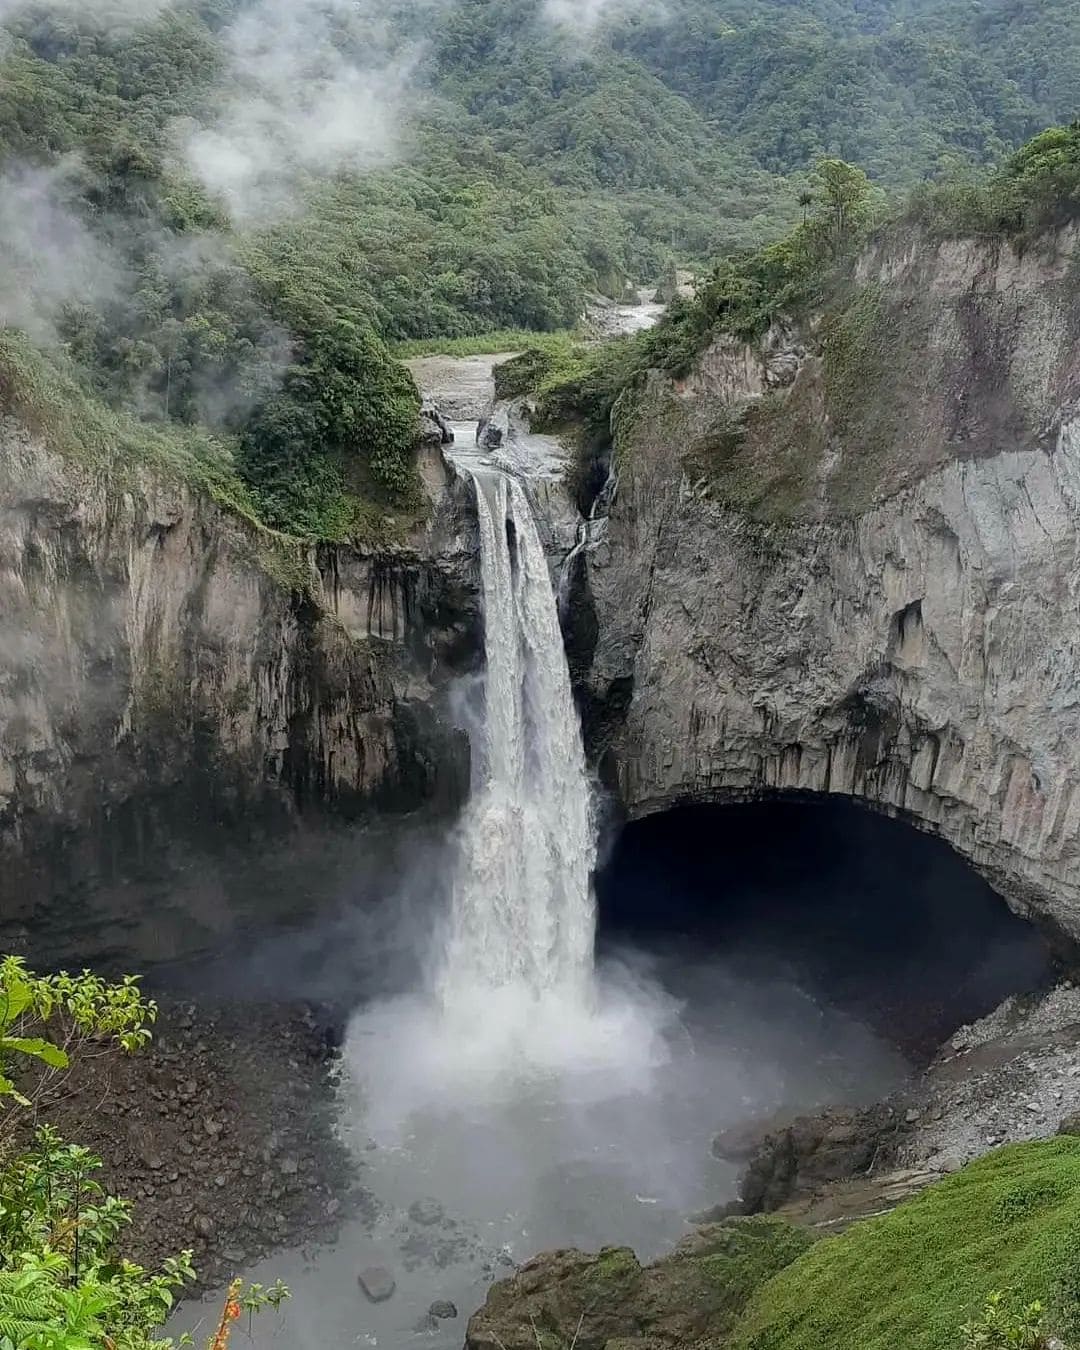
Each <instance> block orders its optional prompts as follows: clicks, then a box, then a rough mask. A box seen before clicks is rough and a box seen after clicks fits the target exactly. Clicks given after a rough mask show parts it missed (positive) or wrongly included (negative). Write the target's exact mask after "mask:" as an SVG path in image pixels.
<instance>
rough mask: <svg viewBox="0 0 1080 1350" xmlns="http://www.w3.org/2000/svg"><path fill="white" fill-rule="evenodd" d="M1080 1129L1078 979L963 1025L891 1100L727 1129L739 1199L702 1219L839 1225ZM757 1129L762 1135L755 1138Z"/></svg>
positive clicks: (726, 1148)
mask: <svg viewBox="0 0 1080 1350" xmlns="http://www.w3.org/2000/svg"><path fill="white" fill-rule="evenodd" d="M1056 1133H1066V1134H1069V1133H1080V988H1077V986H1076V985H1074V984H1072V983H1064V984H1061V985H1058V986H1057V987H1055V988H1054V989H1051V990H1049V991H1047V992H1045V993H1042V994H1038V995H1032V996H1028V997H1024V998H1020V997H1016V998H1010V999H1007V1000H1006V1001H1005V1002H1004V1003H1003V1004H1002V1005H1001V1006H1000V1007H999V1008H997V1009H995V1011H994V1012H992V1013H991V1014H989V1016H987V1017H984V1018H982V1019H981V1020H980V1021H978V1022H975V1023H973V1024H971V1025H970V1026H965V1027H961V1028H960V1030H959V1031H957V1032H956V1033H955V1034H954V1035H953V1036H952V1037H951V1038H950V1039H949V1041H948V1042H947V1043H946V1045H945V1046H943V1047H942V1049H941V1051H940V1052H939V1053H938V1054H937V1056H935V1058H934V1059H933V1060H932V1062H931V1063H930V1064H929V1065H928V1066H927V1068H926V1069H925V1070H924V1071H923V1072H922V1073H921V1074H920V1075H918V1076H917V1077H916V1078H915V1079H914V1080H913V1081H912V1082H911V1083H910V1084H909V1085H908V1086H907V1087H905V1088H904V1089H903V1090H902V1091H900V1092H898V1093H896V1094H895V1095H894V1096H893V1097H891V1098H890V1099H888V1100H887V1101H885V1102H883V1103H880V1104H878V1105H876V1106H874V1107H871V1108H867V1109H865V1110H859V1111H836V1110H833V1111H826V1112H822V1113H819V1114H817V1115H810V1116H801V1117H797V1118H795V1119H792V1120H786V1121H785V1120H783V1119H780V1120H776V1121H769V1122H757V1123H754V1122H750V1123H748V1124H747V1125H745V1126H742V1127H740V1128H739V1129H738V1130H728V1131H724V1132H723V1133H721V1134H719V1135H718V1136H717V1137H716V1139H715V1141H714V1144H713V1149H714V1152H716V1153H717V1155H718V1156H720V1157H723V1158H725V1159H728V1160H729V1161H732V1162H738V1163H743V1164H745V1166H744V1170H743V1173H742V1177H741V1181H740V1198H739V1200H737V1201H736V1202H733V1203H732V1204H729V1205H723V1206H717V1207H716V1208H714V1209H713V1210H710V1211H706V1212H705V1213H704V1214H703V1215H701V1216H699V1217H700V1218H720V1217H722V1216H723V1215H724V1214H727V1213H731V1212H736V1213H761V1212H765V1213H776V1214H778V1215H781V1216H783V1217H785V1218H788V1219H791V1220H792V1221H793V1222H796V1223H799V1224H803V1225H806V1226H808V1227H811V1228H815V1229H822V1230H826V1231H836V1230H839V1229H840V1228H843V1227H845V1226H846V1225H847V1224H849V1223H852V1222H854V1221H855V1220H857V1219H861V1218H866V1217H869V1216H870V1215H873V1214H879V1213H883V1212H885V1211H887V1210H889V1209H892V1208H894V1207H895V1206H896V1205H898V1204H900V1203H901V1202H902V1201H903V1200H906V1199H907V1198H908V1197H909V1196H911V1195H913V1194H915V1193H916V1192H917V1191H919V1190H921V1189H922V1188H923V1187H924V1186H928V1185H931V1184H932V1183H933V1182H935V1181H939V1180H940V1179H941V1178H942V1177H943V1176H946V1175H948V1174H949V1173H950V1172H955V1171H957V1170H958V1169H959V1168H961V1167H963V1166H964V1165H965V1164H966V1163H968V1162H971V1161H972V1160H973V1159H975V1158H978V1157H981V1156H982V1155H983V1154H984V1153H987V1152H989V1151H990V1150H991V1149H994V1148H998V1147H1000V1146H1002V1145H1004V1144H1011V1143H1018V1142H1020V1141H1023V1140H1032V1139H1043V1138H1048V1137H1049V1136H1051V1135H1053V1134H1056ZM755 1135H756V1138H755Z"/></svg>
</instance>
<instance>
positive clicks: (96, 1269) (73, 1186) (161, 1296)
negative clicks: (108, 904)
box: [0, 956, 289, 1350]
mask: <svg viewBox="0 0 1080 1350" xmlns="http://www.w3.org/2000/svg"><path fill="white" fill-rule="evenodd" d="M156 1016H157V1007H156V1005H155V1004H154V1003H153V1002H152V1001H150V1000H147V999H144V998H143V996H142V994H141V992H140V990H139V985H138V980H137V979H135V978H134V977H132V976H126V977H125V978H124V979H122V980H120V981H118V982H114V983H110V982H108V981H105V980H102V979H100V978H99V977H98V976H96V975H93V974H91V973H90V972H88V971H84V972H83V973H82V974H81V975H68V974H67V973H61V974H59V975H48V976H42V975H35V974H33V973H32V972H30V971H28V970H27V969H26V966H25V964H24V963H23V962H22V961H21V960H19V959H18V958H16V957H11V956H9V957H6V958H4V959H3V960H0V1350H173V1347H174V1345H175V1344H176V1343H174V1341H173V1340H172V1339H170V1338H165V1339H161V1338H159V1337H158V1336H157V1335H156V1334H155V1333H156V1329H157V1328H159V1327H160V1326H161V1325H162V1324H163V1323H164V1322H165V1320H166V1319H167V1318H168V1316H169V1314H170V1312H171V1311H172V1308H173V1305H174V1303H175V1300H176V1296H177V1294H178V1293H179V1292H180V1291H181V1290H183V1289H185V1288H188V1287H190V1285H191V1284H192V1283H193V1282H194V1280H195V1271H194V1268H193V1266H192V1264H191V1255H192V1254H191V1252H190V1251H184V1252H181V1253H180V1255H179V1256H175V1257H170V1258H169V1259H167V1260H166V1261H165V1262H164V1263H163V1264H162V1267H161V1269H160V1270H159V1271H150V1270H147V1269H146V1268H145V1267H143V1266H141V1265H138V1264H136V1263H135V1262H133V1261H129V1260H127V1259H126V1258H125V1257H124V1256H123V1254H122V1252H121V1250H120V1242H121V1238H122V1236H123V1234H124V1231H125V1229H126V1228H127V1226H128V1225H129V1224H130V1222H131V1205H130V1204H129V1202H128V1201H126V1200H121V1199H119V1198H118V1197H117V1196H114V1195H109V1194H108V1193H107V1192H106V1191H105V1189H104V1187H102V1185H101V1184H100V1182H99V1181H97V1179H96V1177H95V1174H96V1173H97V1172H98V1171H100V1169H101V1166H102V1163H101V1159H100V1158H98V1157H97V1156H95V1155H94V1154H93V1153H92V1152H91V1151H90V1150H89V1149H86V1148H82V1147H80V1146H79V1145H77V1144H68V1143H65V1142H64V1141H63V1140H62V1139H61V1138H60V1136H59V1135H58V1134H57V1132H56V1131H55V1130H54V1129H52V1128H51V1127H50V1126H47V1125H43V1126H40V1127H39V1128H38V1129H37V1130H36V1131H35V1132H34V1134H33V1138H32V1142H31V1144H30V1145H29V1146H28V1147H26V1146H23V1147H21V1148H19V1149H18V1150H16V1148H15V1146H14V1141H15V1139H16V1138H18V1139H19V1140H20V1141H21V1140H22V1139H23V1138H25V1135H24V1134H22V1133H20V1131H21V1130H25V1128H26V1127H27V1124H28V1121H31V1120H32V1116H31V1115H30V1110H32V1111H33V1112H35V1113H36V1112H37V1111H39V1110H40V1109H41V1108H42V1107H44V1106H47V1105H48V1103H49V1102H50V1101H53V1100H55V1094H56V1092H57V1090H58V1088H59V1086H60V1085H61V1084H62V1083H63V1081H64V1080H65V1078H66V1075H67V1074H68V1073H69V1072H70V1069H71V1067H72V1065H73V1062H74V1060H75V1059H76V1057H77V1056H78V1055H80V1054H82V1053H84V1052H86V1053H90V1054H95V1053H103V1052H106V1051H109V1050H112V1051H114V1052H115V1050H116V1049H117V1048H119V1049H121V1050H123V1051H127V1052H131V1051H135V1050H138V1049H141V1048H142V1047H143V1046H144V1045H146V1043H147V1042H148V1041H149V1039H150V1025H151V1024H152V1023H153V1021H154V1019H155V1017H156ZM4 1108H6V1109H4ZM20 1108H21V1109H20ZM27 1108H30V1110H28V1109H27ZM288 1296H289V1295H288V1290H287V1289H286V1288H285V1287H284V1285H282V1284H281V1283H280V1282H279V1283H278V1284H276V1285H274V1286H272V1287H271V1288H269V1289H266V1288H264V1287H263V1286H262V1285H258V1284H252V1285H246V1284H244V1283H243V1282H242V1281H240V1280H235V1281H234V1282H233V1284H232V1285H231V1286H230V1288H229V1292H228V1297H227V1299H226V1303H225V1308H224V1311H223V1313H222V1316H221V1320H220V1322H219V1324H218V1327H217V1330H216V1331H215V1333H214V1335H213V1336H212V1337H211V1339H210V1341H209V1342H208V1346H209V1350H226V1347H227V1345H228V1335H229V1330H230V1328H231V1326H232V1324H233V1322H234V1321H235V1320H236V1318H237V1317H239V1316H240V1315H241V1313H242V1312H245V1311H246V1312H248V1313H249V1314H252V1313H255V1312H258V1311H260V1310H261V1309H262V1308H265V1307H273V1308H279V1307H280V1306H281V1304H282V1302H283V1301H284V1300H285V1299H286V1298H288ZM180 1344H186V1345H191V1344H193V1342H192V1341H191V1338H190V1337H185V1338H183V1339H182V1340H181V1342H180Z"/></svg>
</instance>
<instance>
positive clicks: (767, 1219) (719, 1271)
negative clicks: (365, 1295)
mask: <svg viewBox="0 0 1080 1350" xmlns="http://www.w3.org/2000/svg"><path fill="white" fill-rule="evenodd" d="M810 1242H811V1239H810V1237H809V1236H808V1235H807V1234H806V1233H804V1232H802V1231H800V1230H799V1229H797V1228H794V1227H793V1226H792V1225H790V1224H788V1223H785V1222H784V1221H783V1220H781V1219H776V1218H773V1217H771V1216H763V1215H762V1216H756V1217H754V1218H746V1219H730V1220H728V1221H726V1222H725V1223H719V1224H710V1225H708V1226H707V1227H705V1228H702V1229H699V1230H698V1231H697V1232H695V1233H693V1234H692V1235H691V1236H690V1237H688V1238H686V1239H685V1240H684V1241H683V1242H681V1243H680V1244H679V1246H678V1247H677V1248H676V1249H675V1251H674V1252H673V1253H672V1254H671V1255H670V1256H667V1257H664V1258H663V1259H662V1260H660V1261H657V1262H655V1263H654V1264H653V1265H648V1266H642V1265H641V1264H640V1263H639V1262H638V1260H637V1257H636V1256H635V1255H634V1253H633V1252H632V1251H631V1250H630V1249H629V1248H628V1247H609V1248H606V1249H605V1250H604V1251H601V1252H599V1253H596V1254H586V1253H584V1252H578V1251H557V1252H547V1253H544V1254H543V1255H541V1256H538V1257H536V1258H535V1259H534V1260H532V1261H529V1262H528V1263H527V1264H526V1265H524V1266H522V1267H521V1269H520V1270H519V1271H517V1273H516V1274H515V1275H513V1276H512V1277H511V1278H510V1279H508V1280H503V1281H501V1282H500V1283H499V1284H496V1285H494V1286H493V1287H492V1289H491V1290H490V1292H489V1293H488V1298H487V1303H486V1304H485V1306H484V1307H483V1308H482V1309H481V1310H480V1312H478V1313H477V1314H476V1315H475V1316H474V1317H473V1318H472V1320H471V1321H470V1323H469V1330H468V1336H467V1339H466V1345H467V1347H468V1350H537V1347H538V1345H539V1346H540V1347H541V1348H542V1350H564V1348H565V1347H567V1346H569V1345H570V1344H571V1343H574V1344H575V1346H576V1350H612V1347H614V1346H620V1345H621V1346H624V1347H630V1346H633V1347H635V1350H646V1347H656V1348H657V1350H660V1348H661V1347H664V1348H666V1347H674V1346H686V1345H693V1344H697V1343H702V1342H704V1343H709V1342H716V1341H718V1340H719V1339H720V1338H722V1337H724V1336H725V1335H726V1334H727V1333H728V1332H729V1331H730V1329H731V1328H732V1326H733V1325H734V1323H735V1320H736V1318H737V1317H738V1315H739V1312H740V1311H741V1309H742V1308H743V1307H744V1306H745V1304H746V1302H747V1300H748V1299H749V1298H750V1296H751V1295H752V1294H753V1292H754V1290H755V1289H757V1288H758V1286H759V1285H761V1284H763V1283H764V1282H765V1281H766V1280H768V1279H769V1278H770V1277H771V1276H772V1275H774V1274H776V1273H777V1272H778V1271H779V1270H782V1269H783V1267H784V1266H786V1265H788V1264H789V1263H790V1262H791V1261H794V1260H795V1259H796V1257H798V1256H800V1255H801V1254H802V1253H803V1252H804V1251H805V1250H806V1249H807V1247H808V1246H809V1245H810Z"/></svg>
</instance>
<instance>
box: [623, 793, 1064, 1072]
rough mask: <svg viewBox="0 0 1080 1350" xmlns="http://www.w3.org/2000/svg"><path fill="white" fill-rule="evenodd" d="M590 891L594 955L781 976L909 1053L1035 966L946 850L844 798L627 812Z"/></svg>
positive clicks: (1037, 942) (1019, 933)
mask: <svg viewBox="0 0 1080 1350" xmlns="http://www.w3.org/2000/svg"><path fill="white" fill-rule="evenodd" d="M597 900H598V910H599V926H598V934H597V944H598V952H599V954H600V957H601V959H604V958H605V956H610V954H612V953H616V952H619V951H621V950H624V949H626V948H631V949H633V950H636V951H642V950H644V951H647V952H649V953H651V954H652V957H653V959H654V960H655V962H656V963H657V965H658V966H659V967H660V974H661V977H662V978H663V979H664V982H665V983H666V984H671V983H672V982H675V983H676V984H679V983H681V984H683V985H685V984H686V983H687V980H688V978H690V979H691V982H692V977H688V975H687V972H688V971H692V970H694V969H703V970H704V971H706V972H708V971H711V972H712V975H705V976H703V977H702V978H705V979H707V980H711V979H715V977H716V971H717V969H723V968H724V967H725V966H729V967H731V968H737V970H738V972H739V974H740V978H741V979H742V980H744V981H748V982H750V983H753V982H755V981H759V982H760V983H761V984H763V985H770V984H776V983H780V984H784V985H788V986H794V987H797V988H799V989H800V990H801V991H803V992H804V993H805V994H806V995H807V996H808V997H809V998H810V999H811V1000H812V1001H813V1002H814V1004H815V1005H818V1006H821V1005H827V1006H828V1007H830V1008H832V1009H836V1010H839V1011H841V1012H842V1013H844V1014H846V1015H849V1016H850V1017H851V1018H853V1019H854V1020H856V1021H858V1022H859V1023H861V1024H863V1025H865V1026H867V1027H868V1028H870V1029H871V1030H872V1031H874V1032H875V1033H876V1034H877V1035H879V1036H880V1037H882V1038H883V1039H885V1040H887V1041H889V1042H890V1043H892V1044H893V1045H895V1046H897V1047H898V1048H899V1049H900V1050H901V1051H902V1052H903V1053H904V1054H905V1056H907V1057H909V1058H911V1059H914V1060H916V1061H918V1060H920V1059H922V1058H924V1057H926V1056H928V1055H930V1054H932V1053H933V1052H934V1050H935V1049H936V1048H937V1046H938V1045H940V1043H941V1042H942V1041H943V1040H944V1039H945V1038H947V1037H948V1036H949V1035H950V1034H951V1033H952V1032H953V1031H955V1030H956V1028H957V1027H958V1026H960V1025H962V1024H963V1023H965V1022H969V1021H972V1020H974V1019H976V1018H978V1017H980V1016H983V1015H985V1014H986V1013H988V1012H989V1011H991V1010H992V1009H993V1008H995V1007H996V1006H997V1005H998V1004H999V1003H1000V1002H1001V1001H1002V1000H1003V999H1005V998H1006V997H1008V996H1009V995H1010V994H1014V993H1018V992H1026V991H1029V990H1033V989H1035V988H1038V987H1040V986H1041V985H1043V984H1045V983H1046V982H1047V980H1048V979H1049V976H1050V953H1049V948H1048V946H1047V944H1046V942H1045V940H1044V938H1043V937H1042V935H1041V934H1040V933H1039V931H1038V930H1037V929H1036V928H1035V927H1033V926H1032V925H1031V924H1029V923H1027V922H1025V921H1024V920H1023V919H1021V918H1019V917H1018V916H1017V915H1015V914H1013V913H1012V911H1010V910H1009V909H1008V907H1007V906H1006V904H1005V902H1004V901H1003V900H1002V899H1001V897H1000V896H999V895H997V894H996V893H995V892H994V891H993V890H992V889H991V888H990V886H988V885H987V883H986V882H985V881H984V880H983V879H982V878H981V877H980V876H979V875H978V874H977V873H976V872H974V871H973V870H972V868H971V867H970V866H969V865H968V864H967V863H966V862H965V861H964V860H963V859H962V858H961V857H960V856H959V855H958V854H957V853H955V852H954V851H953V850H952V849H951V848H950V847H949V846H948V845H947V844H945V843H944V842H943V841H942V840H940V839H937V838H935V837H933V836H931V835H929V834H926V833H924V832H922V831H920V830H918V829H917V828H915V827H914V826H913V825H911V824H909V823H907V822H906V821H903V820H901V819H894V818H890V817H886V816H883V815H878V814H875V813H873V812H871V811H869V810H867V809H866V808H865V807H862V806H860V805H858V804H856V803H855V802H852V801H849V800H847V799H843V798H830V797H809V798H790V797H776V798H771V799H764V800H758V801H754V802H744V803H734V804H728V805H716V804H688V805H680V806H676V807H674V808H672V809H670V810H667V811H664V812H661V813H658V814H656V815H652V816H648V817H645V818H644V819H641V820H638V821H634V822H631V823H630V824H628V825H626V826H625V827H624V828H623V829H622V831H621V832H620V833H619V834H618V836H617V838H616V839H615V840H614V843H613V845H612V846H611V847H610V850H609V852H608V853H607V856H606V859H605V862H604V865H603V866H602V867H601V869H600V871H599V873H598V876H597ZM710 1002H712V1001H711V1000H710Z"/></svg>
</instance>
